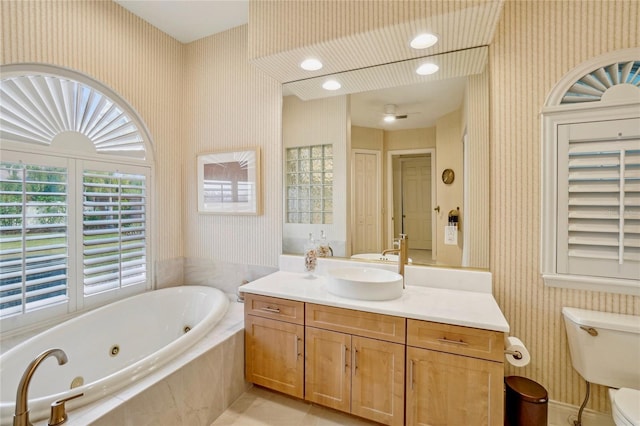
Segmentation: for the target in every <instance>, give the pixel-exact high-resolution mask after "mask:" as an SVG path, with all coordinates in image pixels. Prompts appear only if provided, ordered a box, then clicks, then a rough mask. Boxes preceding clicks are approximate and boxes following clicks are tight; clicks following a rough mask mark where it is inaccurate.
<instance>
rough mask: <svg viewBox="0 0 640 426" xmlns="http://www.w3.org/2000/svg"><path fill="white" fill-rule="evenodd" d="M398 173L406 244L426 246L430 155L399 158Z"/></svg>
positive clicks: (415, 246) (416, 246) (418, 247)
mask: <svg viewBox="0 0 640 426" xmlns="http://www.w3.org/2000/svg"><path fill="white" fill-rule="evenodd" d="M400 164H401V170H402V172H401V174H402V228H403V233H405V234H407V236H408V237H409V242H410V243H409V247H411V248H415V249H424V250H430V249H431V243H432V235H431V234H432V232H431V158H430V156H422V157H415V158H406V159H402V160H401V161H400Z"/></svg>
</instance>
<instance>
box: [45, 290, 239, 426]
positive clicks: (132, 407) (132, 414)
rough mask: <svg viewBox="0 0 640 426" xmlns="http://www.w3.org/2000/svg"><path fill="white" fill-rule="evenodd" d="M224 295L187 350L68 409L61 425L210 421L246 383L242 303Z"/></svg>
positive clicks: (197, 424)
mask: <svg viewBox="0 0 640 426" xmlns="http://www.w3.org/2000/svg"><path fill="white" fill-rule="evenodd" d="M230 299H232V303H230V304H229V309H228V311H227V314H226V315H225V316H224V317H223V318H222V320H220V322H219V323H218V325H217V326H216V327H215V328H214V329H213V330H212V331H211V332H209V333H208V334H207V335H206V336H204V337H203V339H202V340H201V341H200V342H198V343H196V344H195V345H194V346H193V347H192V348H191V349H189V350H187V351H186V352H185V353H184V354H183V355H181V356H179V357H178V358H176V359H174V360H172V361H171V362H169V363H168V364H166V365H165V366H163V367H161V368H160V369H158V370H157V371H155V372H154V373H151V374H149V375H148V376H146V377H144V378H143V379H141V380H140V381H138V382H136V383H135V384H134V385H132V386H130V387H128V388H125V389H122V390H121V391H119V392H116V393H114V394H112V395H110V396H108V397H105V398H102V399H100V400H98V401H96V402H94V403H91V404H88V405H86V406H84V407H82V408H80V409H78V410H74V411H71V412H69V420H68V421H67V423H65V424H66V425H70V426H86V425H89V424H91V425H97V426H107V425H119V426H120V425H121V426H128V425H131V426H133V425H136V426H137V425H145V424H149V425H167V426H174V425H181V424H185V425H186V424H188V425H194V426H208V425H209V424H211V422H213V420H215V419H216V418H217V417H218V416H219V415H220V414H221V413H222V412H223V411H224V410H225V409H226V408H227V407H229V405H231V403H233V401H235V400H236V399H237V398H238V397H239V396H240V395H241V394H242V393H243V392H244V391H245V390H246V389H248V387H249V385H248V384H247V383H246V382H245V381H244V374H243V371H244V331H243V329H244V321H243V309H244V306H243V305H242V304H241V303H237V302H235V295H230ZM46 424H47V421H46V420H44V421H42V422H38V423H36V424H35V426H45V425H46Z"/></svg>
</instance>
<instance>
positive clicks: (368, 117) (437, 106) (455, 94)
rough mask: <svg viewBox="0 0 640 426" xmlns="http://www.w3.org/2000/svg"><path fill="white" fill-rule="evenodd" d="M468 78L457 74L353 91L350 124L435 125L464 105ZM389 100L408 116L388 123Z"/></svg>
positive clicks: (387, 127)
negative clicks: (427, 81)
mask: <svg viewBox="0 0 640 426" xmlns="http://www.w3.org/2000/svg"><path fill="white" fill-rule="evenodd" d="M466 81H467V79H466V77H457V78H450V79H447V80H440V81H437V82H436V81H434V82H430V83H420V84H415V85H410V86H402V87H392V88H390V89H382V90H374V91H370V92H363V93H355V94H352V95H351V124H353V125H354V126H360V127H371V128H376V129H384V130H401V129H417V128H422V127H432V126H435V124H436V121H437V120H438V119H439V118H441V117H442V116H444V115H446V114H449V113H450V112H453V111H455V110H457V109H458V108H460V107H461V106H462V103H463V100H464V90H465V87H466ZM387 104H394V105H396V115H401V114H407V118H404V119H399V120H396V121H394V122H392V123H385V122H384V121H383V118H384V112H385V105H387Z"/></svg>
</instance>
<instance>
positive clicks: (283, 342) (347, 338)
mask: <svg viewBox="0 0 640 426" xmlns="http://www.w3.org/2000/svg"><path fill="white" fill-rule="evenodd" d="M503 339H504V337H503V333H501V332H496V331H489V330H481V329H476V328H470V327H461V326H455V325H448V324H440V323H434V322H429V321H419V320H413V319H409V320H407V319H406V318H402V317H397V316H391V315H383V314H377V313H371V312H362V311H356V310H351V309H344V308H336V307H331V306H325V305H317V304H313V303H303V302H298V301H294V300H286V299H279V298H273V297H266V296H258V295H252V294H247V295H246V297H245V361H246V362H245V364H246V379H247V380H248V381H250V382H253V383H255V384H258V385H262V386H265V387H267V388H270V389H273V390H276V391H279V392H283V393H286V394H289V395H292V396H295V397H298V398H304V399H306V400H307V401H310V402H314V403H317V404H320V405H323V406H326V407H330V408H333V409H336V410H340V411H344V412H347V413H352V414H355V415H357V416H360V417H364V418H367V419H370V420H373V421H376V422H378V423H382V424H386V425H391V426H401V425H404V424H406V425H430V426H437V425H441V426H447V425H474V426H476V425H477V426H481V425H485V426H497V425H502V423H503V410H504V407H503V405H504V400H503V376H504V371H503V348H504V341H503Z"/></svg>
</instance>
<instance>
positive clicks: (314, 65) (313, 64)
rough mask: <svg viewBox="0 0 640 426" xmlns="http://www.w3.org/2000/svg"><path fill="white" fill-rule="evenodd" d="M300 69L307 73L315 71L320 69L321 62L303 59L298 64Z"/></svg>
mask: <svg viewBox="0 0 640 426" xmlns="http://www.w3.org/2000/svg"><path fill="white" fill-rule="evenodd" d="M300 68H302V69H303V70H307V71H317V70H319V69H320V68H322V62H320V61H319V60H317V59H315V58H309V59H305V60H304V61H302V63H300Z"/></svg>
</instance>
